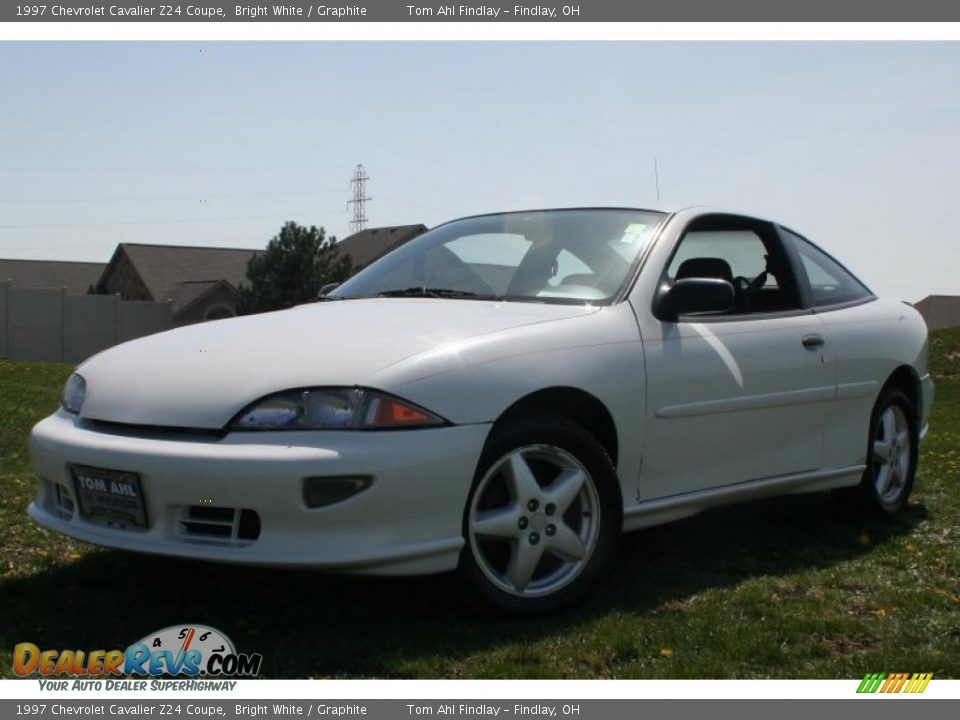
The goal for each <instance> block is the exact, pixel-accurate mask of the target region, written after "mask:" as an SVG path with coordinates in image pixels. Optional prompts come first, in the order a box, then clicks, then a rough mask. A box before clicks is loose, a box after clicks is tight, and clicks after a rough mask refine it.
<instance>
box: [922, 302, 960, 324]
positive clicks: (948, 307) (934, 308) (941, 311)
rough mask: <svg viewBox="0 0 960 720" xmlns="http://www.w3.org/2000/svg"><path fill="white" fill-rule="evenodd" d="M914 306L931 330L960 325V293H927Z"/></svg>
mask: <svg viewBox="0 0 960 720" xmlns="http://www.w3.org/2000/svg"><path fill="white" fill-rule="evenodd" d="M913 306H914V307H915V308H916V309H917V312H919V313H920V314H921V315H923V319H924V320H926V321H927V327H929V328H930V329H931V330H944V329H946V328H953V327H960V295H927V297H925V298H924V299H923V300H921V301H919V302H916V303H914V304H913Z"/></svg>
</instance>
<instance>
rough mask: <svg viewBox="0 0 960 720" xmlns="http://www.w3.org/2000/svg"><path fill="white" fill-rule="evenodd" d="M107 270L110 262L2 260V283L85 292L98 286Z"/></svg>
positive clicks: (0, 262)
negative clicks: (11, 282)
mask: <svg viewBox="0 0 960 720" xmlns="http://www.w3.org/2000/svg"><path fill="white" fill-rule="evenodd" d="M106 267H107V264H106V263H94V262H68V261H65V260H4V259H0V281H2V280H12V281H13V284H14V285H15V286H16V287H32V288H61V287H65V288H67V291H68V292H72V293H85V292H87V290H89V289H90V286H91V285H96V284H97V281H98V280H99V279H100V275H101V274H102V273H103V271H104V269H105V268H106Z"/></svg>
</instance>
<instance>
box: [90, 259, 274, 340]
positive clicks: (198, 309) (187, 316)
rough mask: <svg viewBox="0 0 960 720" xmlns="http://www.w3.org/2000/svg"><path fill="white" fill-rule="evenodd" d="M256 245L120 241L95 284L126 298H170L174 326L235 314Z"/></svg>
mask: <svg viewBox="0 0 960 720" xmlns="http://www.w3.org/2000/svg"><path fill="white" fill-rule="evenodd" d="M258 252H260V251H258V250H247V249H240V248H218V247H191V246H185V245H142V244H139V243H120V244H119V245H118V246H117V249H116V250H115V251H114V253H113V257H112V258H110V262H109V263H108V264H107V267H106V269H105V270H104V272H103V275H102V276H101V277H100V280H99V282H98V283H97V286H96V291H97V292H98V293H102V294H117V295H120V296H121V297H122V298H123V299H124V300H148V301H153V302H170V303H171V311H172V313H173V322H174V325H190V324H192V323H196V322H203V321H204V320H218V319H221V318H226V317H232V316H234V315H236V314H237V300H238V288H239V287H240V285H241V283H244V282H246V279H247V263H248V262H249V261H250V258H252V257H253V256H254V255H256V254H257V253H258Z"/></svg>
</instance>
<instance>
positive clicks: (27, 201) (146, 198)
mask: <svg viewBox="0 0 960 720" xmlns="http://www.w3.org/2000/svg"><path fill="white" fill-rule="evenodd" d="M340 192H343V191H342V189H339V188H338V189H333V188H329V189H324V190H297V191H289V192H251V193H215V194H206V193H196V194H193V195H138V196H132V195H131V196H127V197H95V198H94V197H91V198H32V199H31V198H0V203H3V204H9V205H32V204H43V203H88V202H90V203H94V202H151V201H153V200H196V201H198V202H200V203H203V202H204V201H206V200H218V199H229V198H255V197H286V196H294V195H324V194H333V193H340Z"/></svg>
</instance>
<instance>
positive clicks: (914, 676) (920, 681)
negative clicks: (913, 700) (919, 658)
mask: <svg viewBox="0 0 960 720" xmlns="http://www.w3.org/2000/svg"><path fill="white" fill-rule="evenodd" d="M932 679H933V673H867V674H866V675H865V676H864V678H863V680H861V681H860V686H859V687H858V688H857V692H858V693H911V694H914V693H922V692H923V691H924V690H926V689H927V685H929V684H930V681H931V680H932Z"/></svg>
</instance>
